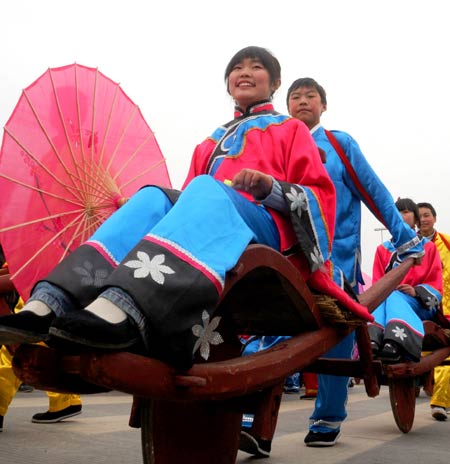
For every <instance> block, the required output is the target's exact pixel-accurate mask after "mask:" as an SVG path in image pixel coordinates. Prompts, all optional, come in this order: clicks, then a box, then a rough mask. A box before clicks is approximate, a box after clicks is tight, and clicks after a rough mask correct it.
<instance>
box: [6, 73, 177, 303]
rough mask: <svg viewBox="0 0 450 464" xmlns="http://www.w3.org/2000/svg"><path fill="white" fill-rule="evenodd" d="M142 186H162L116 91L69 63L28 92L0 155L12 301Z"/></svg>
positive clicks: (141, 126) (154, 158) (133, 113)
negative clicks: (14, 292) (15, 294)
mask: <svg viewBox="0 0 450 464" xmlns="http://www.w3.org/2000/svg"><path fill="white" fill-rule="evenodd" d="M146 184H158V185H161V186H166V187H170V185H171V184H170V179H169V175H168V171H167V166H166V164H165V160H164V158H163V156H162V153H161V150H160V148H159V146H158V143H157V141H156V139H155V137H154V134H153V132H152V130H151V129H150V127H149V126H148V124H147V123H146V122H145V120H144V118H143V116H142V114H141V112H140V110H139V108H138V107H137V106H136V105H135V104H134V103H133V102H132V101H131V100H130V99H129V98H128V97H127V95H126V94H125V93H124V92H123V90H122V89H121V88H120V86H119V84H117V83H115V82H113V81H112V80H110V79H109V78H107V77H106V76H105V75H103V74H102V73H101V72H99V71H98V70H97V69H94V68H88V67H86V66H81V65H78V64H72V65H69V66H64V67H60V68H52V69H48V70H47V71H46V72H45V73H44V74H43V75H42V76H41V77H39V78H38V79H37V80H36V81H35V82H34V83H33V84H31V85H30V86H29V87H27V88H26V89H25V90H24V91H23V92H22V95H21V97H20V99H19V101H18V103H17V105H16V107H15V109H14V111H13V113H12V115H11V117H10V118H9V120H8V122H7V123H6V126H5V128H4V134H3V143H2V148H1V152H0V192H1V194H0V243H1V244H2V246H3V250H4V252H5V256H6V259H7V261H8V266H9V270H10V273H11V276H12V281H13V283H14V285H15V287H16V288H17V290H18V291H19V293H20V294H21V296H22V297H24V298H25V299H26V298H28V296H29V294H30V291H31V289H32V287H33V285H34V283H35V282H36V281H37V280H38V279H40V278H42V277H43V276H45V275H46V274H47V273H48V272H49V271H50V270H51V269H52V268H53V267H54V266H55V265H56V264H57V263H58V262H59V261H61V260H62V259H63V258H64V257H65V256H66V255H67V254H68V253H70V252H71V251H72V250H74V249H75V248H76V247H78V246H79V245H80V244H81V243H82V242H83V241H84V240H86V239H87V238H88V237H89V236H90V235H92V233H93V232H94V231H95V230H96V229H97V227H98V226H99V225H100V224H101V223H102V222H103V221H104V220H105V219H106V218H107V217H108V216H109V215H110V214H111V213H113V212H114V211H115V210H116V209H117V208H119V207H120V206H121V205H122V204H123V203H124V201H126V198H127V197H130V196H131V195H133V193H135V192H136V191H137V190H138V189H139V188H140V187H142V186H143V185H146Z"/></svg>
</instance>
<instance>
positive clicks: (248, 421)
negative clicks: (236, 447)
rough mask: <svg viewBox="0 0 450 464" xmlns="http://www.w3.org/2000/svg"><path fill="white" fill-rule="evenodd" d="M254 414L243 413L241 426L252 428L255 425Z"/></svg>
mask: <svg viewBox="0 0 450 464" xmlns="http://www.w3.org/2000/svg"><path fill="white" fill-rule="evenodd" d="M254 417H255V416H254V415H253V414H242V422H241V427H242V428H246V429H251V428H252V425H253V419H254Z"/></svg>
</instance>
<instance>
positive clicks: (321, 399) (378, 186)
mask: <svg viewBox="0 0 450 464" xmlns="http://www.w3.org/2000/svg"><path fill="white" fill-rule="evenodd" d="M287 106H288V110H289V114H290V115H291V116H293V117H294V118H296V119H299V120H301V121H303V122H304V123H305V124H306V126H307V127H308V128H309V130H310V132H311V134H312V136H313V138H314V141H315V142H316V144H317V145H318V147H319V149H320V150H321V153H322V156H323V161H324V165H325V168H326V170H327V171H328V174H329V175H330V177H331V179H332V181H333V183H334V186H335V188H336V228H335V235H334V239H333V243H332V251H331V259H330V260H331V263H332V273H333V280H334V281H335V282H336V283H337V284H338V285H339V286H340V287H341V288H344V285H345V286H346V288H347V289H349V287H350V288H351V289H353V291H354V292H355V294H357V293H358V283H364V281H363V278H362V273H361V268H360V264H361V202H363V203H364V204H365V205H366V206H367V207H368V208H369V210H370V211H371V212H372V214H373V215H374V216H375V217H376V218H377V219H378V220H379V221H380V222H382V223H383V225H384V226H385V227H386V228H387V229H388V230H389V231H390V232H391V234H392V237H393V245H394V247H395V248H396V250H397V252H398V254H399V256H400V257H401V259H403V258H405V257H407V256H408V257H410V256H412V257H420V256H422V255H423V253H424V252H423V245H422V243H421V241H420V238H418V237H417V235H416V233H415V232H414V231H413V230H412V229H411V227H409V226H408V225H407V224H406V223H405V222H403V219H402V217H401V215H400V213H399V211H398V209H397V207H396V206H395V203H394V200H393V198H392V196H391V194H390V193H389V192H388V190H387V189H386V187H385V186H384V184H383V183H382V182H381V180H380V179H379V178H378V176H377V175H376V173H375V172H374V171H373V169H372V168H371V166H370V165H369V163H368V162H367V160H366V158H365V157H364V155H363V153H362V152H361V149H360V148H359V146H358V144H357V142H356V141H355V140H354V139H353V138H352V137H351V136H350V135H349V134H347V133H345V132H341V131H332V132H330V131H327V130H325V129H324V127H322V125H321V123H320V118H321V115H322V113H323V112H324V111H326V109H327V98H326V92H325V90H324V88H323V87H322V86H321V85H319V84H318V83H317V82H316V81H315V80H314V79H311V78H308V77H306V78H300V79H297V80H296V81H294V82H293V83H292V84H291V86H290V88H289V90H288V93H287ZM353 346H354V334H350V335H349V336H348V337H346V338H345V339H344V340H343V341H341V342H340V343H339V344H338V345H336V346H335V347H334V348H333V349H331V350H330V351H329V352H328V353H327V354H326V355H325V356H326V357H329V358H351V354H352V350H353ZM348 383H349V378H348V377H338V376H332V375H319V390H318V395H317V399H316V403H315V409H314V412H313V414H312V415H311V417H310V426H309V433H308V434H307V436H306V437H305V443H306V445H307V446H333V445H335V444H336V442H337V439H338V438H339V435H340V426H341V423H342V422H343V421H344V419H345V418H346V417H347V413H346V409H345V405H346V402H347V394H348ZM250 440H252V442H251V443H250ZM241 443H242V440H241ZM262 443H263V444H264V445H265V448H268V446H267V440H261V439H260V437H255V436H253V437H252V436H249V435H247V436H246V445H245V448H246V449H243V448H244V446H241V449H243V450H244V451H247V452H249V453H251V454H255V455H257V456H262V455H265V456H267V453H262V452H261V450H260V448H261V444H262ZM249 444H251V445H252V446H248V445H249Z"/></svg>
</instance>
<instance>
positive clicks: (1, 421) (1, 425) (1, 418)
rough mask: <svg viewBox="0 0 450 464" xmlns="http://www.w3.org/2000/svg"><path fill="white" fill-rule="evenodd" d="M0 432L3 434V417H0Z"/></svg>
mask: <svg viewBox="0 0 450 464" xmlns="http://www.w3.org/2000/svg"><path fill="white" fill-rule="evenodd" d="M0 432H3V416H0Z"/></svg>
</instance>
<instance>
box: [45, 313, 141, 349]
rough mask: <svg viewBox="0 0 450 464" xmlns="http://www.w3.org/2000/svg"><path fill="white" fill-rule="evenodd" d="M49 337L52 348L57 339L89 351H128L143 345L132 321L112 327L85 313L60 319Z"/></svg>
mask: <svg viewBox="0 0 450 464" xmlns="http://www.w3.org/2000/svg"><path fill="white" fill-rule="evenodd" d="M49 333H50V344H51V345H53V343H52V339H53V338H62V339H64V340H68V341H69V342H71V343H75V344H77V345H82V346H84V347H89V348H99V349H104V350H125V349H127V350H128V349H129V348H131V347H136V345H138V344H139V342H140V334H139V331H138V329H137V328H136V326H135V325H134V324H133V323H132V322H131V321H130V319H128V318H127V319H125V321H123V322H120V323H119V324H112V323H110V322H108V321H105V320H104V319H102V318H101V317H98V316H96V315H95V314H93V313H91V312H90V311H85V310H82V311H74V312H70V313H67V314H64V315H63V316H61V317H56V318H55V320H54V321H53V323H52V325H51V327H50V330H49Z"/></svg>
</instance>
